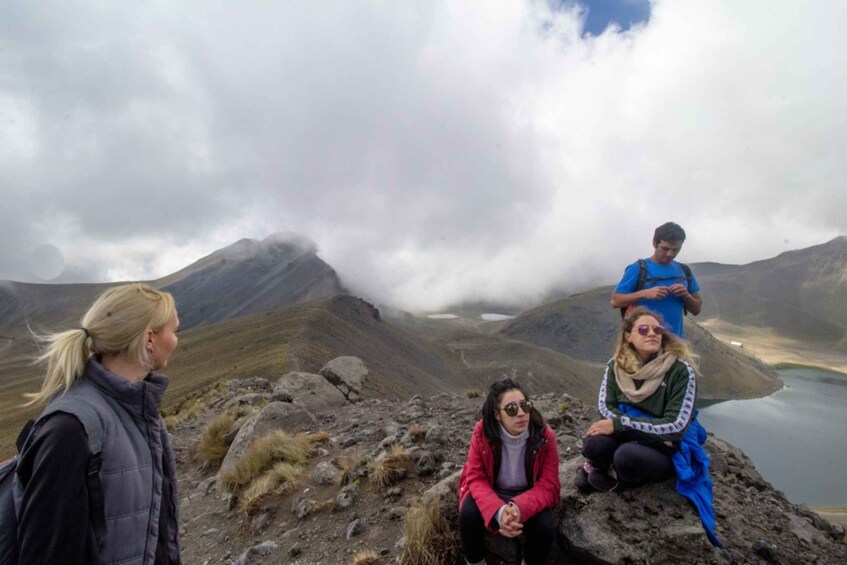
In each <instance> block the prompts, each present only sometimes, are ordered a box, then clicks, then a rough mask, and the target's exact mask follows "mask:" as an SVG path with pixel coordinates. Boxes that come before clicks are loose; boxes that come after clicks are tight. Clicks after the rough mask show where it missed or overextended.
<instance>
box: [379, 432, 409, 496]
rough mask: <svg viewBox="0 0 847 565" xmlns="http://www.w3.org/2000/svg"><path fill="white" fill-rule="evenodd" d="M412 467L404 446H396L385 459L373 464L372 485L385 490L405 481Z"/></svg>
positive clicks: (393, 446)
mask: <svg viewBox="0 0 847 565" xmlns="http://www.w3.org/2000/svg"><path fill="white" fill-rule="evenodd" d="M410 466H411V458H410V457H409V455H408V454H407V453H406V450H405V449H404V448H403V446H402V445H398V444H396V443H395V444H394V445H392V446H391V450H390V451H389V452H388V455H386V456H385V457H384V458H382V459H380V460H379V461H374V462H373V470H372V471H371V473H370V480H371V484H373V485H374V486H376V487H378V488H385V487H387V486H388V485H392V484H394V483H396V482H398V481H401V480H403V479H404V478H405V477H406V475H407V474H408V470H409V467H410Z"/></svg>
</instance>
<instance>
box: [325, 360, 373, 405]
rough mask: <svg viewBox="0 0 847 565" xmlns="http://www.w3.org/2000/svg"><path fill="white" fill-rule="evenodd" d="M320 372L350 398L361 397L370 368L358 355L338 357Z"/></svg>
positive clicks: (352, 399)
mask: <svg viewBox="0 0 847 565" xmlns="http://www.w3.org/2000/svg"><path fill="white" fill-rule="evenodd" d="M319 374H320V375H321V376H322V377H323V378H325V379H326V380H328V381H329V382H330V383H332V384H333V385H334V386H335V387H337V388H338V389H339V390H340V391H341V393H342V394H343V395H344V396H345V398H347V399H348V400H350V401H351V402H352V401H355V400H358V399H359V398H360V397H361V394H362V387H363V386H364V384H365V380H366V379H367V376H368V369H367V367H365V364H364V363H363V362H362V360H361V359H359V358H358V357H352V356H344V357H336V358H335V359H333V360H332V361H330V362H329V363H327V364H326V365H324V366H323V368H321V370H320V371H319Z"/></svg>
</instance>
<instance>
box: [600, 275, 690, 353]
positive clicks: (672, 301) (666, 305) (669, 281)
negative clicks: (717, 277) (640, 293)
mask: <svg viewBox="0 0 847 565" xmlns="http://www.w3.org/2000/svg"><path fill="white" fill-rule="evenodd" d="M644 261H645V262H646V263H647V280H645V281H644V288H653V287H654V286H671V285H673V284H676V283H682V284H685V280H686V279H685V272H684V271H683V270H682V267H680V266H679V263H677V262H676V261H673V262H672V263H671V264H670V265H659V264H658V263H654V262H653V260H652V259H645V260H644ZM637 286H638V261H636V262H635V263H633V264H631V265H629V266H628V267H627V268H626V270H625V271H624V273H623V278H621V282H619V283H618V286H616V287H615V292H617V293H620V294H629V293H631V292H635V288H636V287H637ZM688 292H689V293H690V294H695V293H697V292H700V285H699V284H698V283H697V279H696V278H694V273H692V274H691V281H690V282H689V284H688ZM637 304H638V305H640V306H644V307H646V308H649V309H650V310H652V311H654V312H656V313H657V314H660V315H661V316H662V319H663V320H664V321H665V324H666V325H667V326H668V329H670V330H671V331H672V332H673V333H675V334H676V335H678V336H679V337H681V338H683V339H684V338H685V330H684V329H683V324H682V320H683V303H682V298H680V297H678V296H674V295H672V294H668V295H667V296H666V297H664V298H663V299H661V300H652V299H641V300H639V301H638V302H637Z"/></svg>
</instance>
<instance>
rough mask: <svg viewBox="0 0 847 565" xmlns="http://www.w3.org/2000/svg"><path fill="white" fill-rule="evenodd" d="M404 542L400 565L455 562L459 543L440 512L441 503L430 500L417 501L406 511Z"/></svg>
mask: <svg viewBox="0 0 847 565" xmlns="http://www.w3.org/2000/svg"><path fill="white" fill-rule="evenodd" d="M403 534H404V536H405V538H406V543H405V544H404V545H403V550H402V551H401V552H400V556H399V558H398V561H399V563H400V565H440V564H441V563H453V562H456V558H457V557H458V555H459V543H458V540H457V539H456V536H455V534H454V532H453V531H452V529H451V528H450V523H449V522H448V521H447V519H446V518H445V517H444V515H443V514H442V513H441V501H440V500H439V499H438V498H435V497H433V498H431V499H429V500H428V501H424V502H418V503H415V504H414V505H412V507H411V508H409V511H408V512H406V518H405V519H404V521H403Z"/></svg>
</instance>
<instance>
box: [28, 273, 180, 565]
mask: <svg viewBox="0 0 847 565" xmlns="http://www.w3.org/2000/svg"><path fill="white" fill-rule="evenodd" d="M178 329H179V318H178V317H177V312H176V307H175V305H174V300H173V297H172V296H171V295H170V294H168V293H165V292H160V291H157V290H155V289H153V288H151V287H149V286H147V285H145V284H128V285H124V286H118V287H114V288H110V289H108V290H106V291H105V292H104V293H103V294H102V295H100V297H99V298H98V299H97V300H96V301H95V303H94V305H93V306H91V308H90V309H89V310H88V312H87V313H86V314H85V315H84V316H83V318H82V321H81V324H80V326H79V327H78V328H75V329H71V330H67V331H64V332H61V333H57V334H53V335H51V336H49V337H48V338H47V343H48V344H49V345H48V349H47V351H46V353H45V354H44V355H43V357H42V358H41V360H42V361H46V362H47V375H46V377H45V379H44V382H43V384H42V386H41V390H40V391H39V392H37V393H35V394H31V395H29V396H30V398H31V403H46V404H47V406H46V407H45V409H44V411H43V412H42V414H41V416H39V418H38V419H37V420H36V422H35V424H34V425H33V426H32V428H31V431H30V432H29V435H28V437H27V438H26V440H25V443H24V445H23V448H22V452H21V458H20V464H19V466H18V471H17V481H18V485H19V487H20V491H21V498H20V505H19V508H18V522H19V526H18V551H19V562H20V563H28V564H31V563H51V564H56V563H68V564H70V563H127V564H128V563H137V564H150V565H158V564H173V563H181V560H180V549H179V529H178V525H177V500H178V499H177V493H176V484H177V480H176V466H175V463H174V457H173V452H172V450H171V445H170V441H169V438H168V431H167V430H166V429H165V425H164V423H163V421H162V419H161V417H160V416H159V408H160V403H161V400H162V395H163V394H164V392H165V389H166V388H167V386H168V379H167V377H165V376H164V375H162V374H160V373H158V371H160V370H161V369H163V368H164V367H165V366H166V365H167V362H168V357H170V355H171V353H172V352H173V351H174V349H175V348H176V345H177V336H176V333H177V331H178ZM92 436H94V437H92ZM95 443H96V444H97V445H99V446H100V452H99V453H92V452H91V445H93V444H95Z"/></svg>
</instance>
